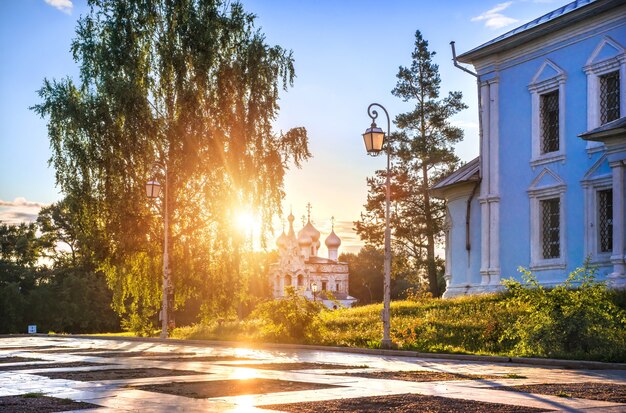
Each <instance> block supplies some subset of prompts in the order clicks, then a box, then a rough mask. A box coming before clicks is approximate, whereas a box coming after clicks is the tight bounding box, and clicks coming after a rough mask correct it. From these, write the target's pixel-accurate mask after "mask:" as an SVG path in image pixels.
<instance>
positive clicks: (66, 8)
mask: <svg viewBox="0 0 626 413" xmlns="http://www.w3.org/2000/svg"><path fill="white" fill-rule="evenodd" d="M44 1H45V2H46V4H49V5H50V6H52V7H54V8H55V9H57V10H61V11H62V12H63V13H65V14H72V9H73V8H74V5H73V4H72V0H44Z"/></svg>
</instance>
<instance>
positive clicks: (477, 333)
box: [172, 292, 626, 378]
mask: <svg viewBox="0 0 626 413" xmlns="http://www.w3.org/2000/svg"><path fill="white" fill-rule="evenodd" d="M625 296H626V292H624V293H621V292H620V293H619V294H618V296H616V297H613V298H612V301H613V302H615V303H617V305H618V306H619V307H622V305H621V304H624V303H626V299H624V297H625ZM528 308H529V307H528V305H527V303H525V302H523V301H522V302H520V301H519V300H518V301H513V300H511V299H510V295H508V293H500V294H491V295H488V294H485V295H478V296H463V297H458V298H453V299H445V300H442V299H432V298H423V299H420V300H418V301H393V302H392V303H391V339H392V341H393V343H394V345H395V346H397V348H398V349H402V350H411V351H418V352H429V353H457V354H477V355H499V356H508V357H513V356H520V354H519V353H517V351H516V345H517V344H518V342H517V341H515V337H513V338H512V337H511V336H510V335H507V333H506V332H507V330H509V329H510V328H511V327H512V326H514V324H515V322H516V320H517V319H518V318H519V317H520V315H521V314H524V312H526V311H527V310H528ZM381 310H382V304H372V305H367V306H360V307H355V308H345V309H339V310H335V311H322V312H321V313H319V315H317V316H316V317H317V318H316V320H318V321H319V322H317V321H316V323H315V326H316V327H315V328H316V329H319V331H317V334H314V335H309V336H307V337H302V338H301V339H299V340H295V341H294V340H288V341H281V340H280V339H278V340H277V339H275V337H274V338H272V337H269V336H267V335H264V334H266V333H265V332H266V331H268V329H267V326H268V320H267V318H265V319H264V318H263V317H262V316H258V315H257V318H248V319H244V320H230V321H223V320H222V321H220V322H213V323H211V324H208V325H206V324H196V325H192V326H188V327H179V328H176V329H175V330H174V332H173V334H172V337H173V338H180V339H204V340H223V341H241V342H300V343H306V344H318V345H319V344H321V345H328V346H341V347H358V348H380V344H381V338H382V323H381V320H380V314H381ZM298 311H300V310H298ZM316 311H317V310H316ZM265 317H267V315H266V316H265ZM270 318H271V317H270ZM287 318H288V319H292V320H293V318H294V317H287ZM274 322H275V321H274ZM269 323H270V324H271V321H270V322H269ZM279 327H281V328H287V329H289V328H291V327H288V326H287V327H286V326H285V325H282V326H279ZM614 334H616V335H618V336H620V337H621V336H623V338H624V339H626V333H625V332H624V331H621V332H620V331H617V332H615V333H614ZM311 337H313V339H312V338H311ZM607 345H608V344H607ZM525 356H532V357H545V355H542V354H525ZM552 357H558V358H577V359H587V360H596V359H597V360H600V359H602V358H597V357H596V355H595V354H591V353H589V354H583V355H580V354H578V353H576V354H575V353H573V352H572V353H571V354H570V353H568V354H556V355H552ZM602 360H605V361H617V362H624V361H625V360H624V359H623V358H622V356H619V355H618V356H616V357H613V358H611V359H608V360H606V359H602ZM508 378H522V376H518V375H515V374H511V375H510V376H509V377H508Z"/></svg>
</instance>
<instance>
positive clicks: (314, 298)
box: [311, 283, 317, 302]
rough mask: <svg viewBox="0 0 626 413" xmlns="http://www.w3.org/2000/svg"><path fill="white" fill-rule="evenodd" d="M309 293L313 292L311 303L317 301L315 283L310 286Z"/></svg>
mask: <svg viewBox="0 0 626 413" xmlns="http://www.w3.org/2000/svg"><path fill="white" fill-rule="evenodd" d="M311 291H312V292H313V302H315V301H316V299H317V284H316V283H312V284H311Z"/></svg>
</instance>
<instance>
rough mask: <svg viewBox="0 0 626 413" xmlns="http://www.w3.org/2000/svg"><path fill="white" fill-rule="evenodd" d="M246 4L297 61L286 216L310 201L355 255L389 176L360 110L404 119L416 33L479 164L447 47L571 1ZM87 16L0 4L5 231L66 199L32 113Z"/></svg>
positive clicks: (468, 91)
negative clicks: (298, 134) (308, 155)
mask: <svg viewBox="0 0 626 413" xmlns="http://www.w3.org/2000/svg"><path fill="white" fill-rule="evenodd" d="M242 3H243V4H244V8H245V9H246V10H247V11H250V12H253V13H255V14H256V15H257V16H258V19H257V26H258V27H261V28H262V31H263V32H264V33H265V35H266V37H267V41H268V43H270V44H278V45H281V46H282V47H284V48H287V49H291V50H293V52H294V57H295V60H296V75H297V78H296V80H295V84H294V87H293V88H292V89H290V90H289V91H288V92H287V93H284V94H283V96H282V99H281V109H282V110H281V114H280V117H279V119H277V122H276V128H277V129H283V130H286V129H289V128H291V127H294V126H305V127H306V128H307V129H308V132H309V137H310V148H311V152H312V153H313V156H314V158H313V159H312V160H311V161H309V162H308V163H307V164H306V165H305V166H304V167H303V168H302V169H301V170H291V171H290V172H288V175H287V182H286V184H287V185H286V191H287V198H286V200H285V203H284V207H285V208H286V209H287V210H289V207H290V206H293V209H294V215H296V216H297V217H300V216H301V215H302V214H304V213H306V211H305V204H306V203H307V202H309V201H310V202H311V204H312V205H313V211H312V218H313V220H314V221H315V224H316V225H317V226H318V228H319V229H320V230H321V231H322V233H323V234H324V233H327V232H328V231H329V229H330V217H331V216H333V215H334V216H335V217H336V219H337V225H336V226H337V228H338V230H339V231H338V232H343V234H344V236H343V238H344V245H346V244H348V245H350V244H351V245H356V244H357V241H356V239H355V238H354V235H353V234H350V233H349V232H350V231H349V227H351V221H353V220H356V219H358V217H359V214H360V212H361V210H362V204H363V203H364V202H365V199H366V193H367V192H366V191H367V188H366V185H365V179H366V177H367V176H370V175H372V173H373V172H374V170H375V169H378V168H382V167H384V159H383V158H382V157H380V158H370V157H368V156H366V155H365V152H364V149H363V147H362V145H363V144H362V139H361V136H360V135H361V133H363V131H364V130H365V128H366V127H368V126H369V123H370V120H369V117H368V116H367V113H366V109H367V106H368V105H369V104H370V103H372V102H378V103H381V104H383V105H384V106H385V107H386V108H387V110H388V111H389V114H390V116H391V117H392V118H393V117H394V116H395V115H397V114H398V113H402V112H405V111H407V110H409V108H410V105H407V104H406V103H403V102H402V101H400V100H399V99H397V98H395V97H393V96H392V95H391V93H390V91H391V89H393V87H394V85H395V81H396V78H395V75H396V73H397V70H398V67H399V66H400V65H403V66H407V65H409V64H410V54H411V51H412V50H413V41H414V33H415V31H416V30H420V31H421V32H422V34H423V36H424V37H425V38H426V39H427V40H428V41H429V43H430V48H431V50H435V51H436V52H437V55H436V57H435V61H436V63H438V64H439V68H440V74H441V78H442V93H443V94H446V93H447V92H448V91H449V90H461V91H462V92H463V94H464V100H465V102H466V103H467V104H468V105H469V107H470V108H469V109H468V110H466V111H464V112H463V113H461V114H459V115H457V116H456V117H455V118H454V121H455V122H456V123H457V124H458V125H460V126H462V127H463V128H464V129H465V141H464V142H463V143H461V144H459V145H458V147H457V153H458V154H459V156H460V157H461V158H462V159H463V160H465V161H468V160H470V159H472V158H473V157H475V156H477V155H478V128H477V104H476V84H475V80H474V78H473V77H471V76H469V75H467V74H466V73H464V72H462V71H460V70H458V69H456V68H454V67H453V66H452V62H451V53H450V46H449V43H450V41H452V40H454V41H456V46H457V53H459V54H460V53H462V52H464V51H467V50H469V49H472V48H474V47H476V46H478V45H480V44H481V43H484V42H486V41H488V40H490V39H492V38H493V37H496V36H498V35H500V34H502V33H504V32H506V31H508V30H511V29H513V28H514V27H516V26H518V25H521V24H523V23H525V22H527V21H529V20H532V19H534V18H536V17H539V16H540V15H542V14H545V13H547V12H549V11H552V10H554V9H556V8H558V7H560V6H563V5H564V4H567V3H568V1H562V0H561V1H559V0H554V1H549V0H535V1H532V0H525V1H522V0H516V1H508V2H498V1H493V2H492V1H470V0H468V1H463V2H460V1H451V0H450V1H449V0H440V1H431V0H398V1H394V0H389V1H387V2H381V1H373V0H343V1H340V0H317V1H293V0H243V1H242ZM87 10H88V8H87V4H86V0H6V1H2V2H0V62H1V63H0V220H4V221H6V222H14V221H16V220H21V219H27V218H28V217H32V216H33V215H34V214H36V211H37V208H38V207H39V206H40V205H42V204H48V203H51V202H54V201H56V200H58V199H59V198H60V197H61V195H60V194H59V193H58V190H57V189H56V188H55V182H54V171H53V170H52V169H50V168H49V167H48V165H47V162H48V158H49V156H50V151H49V146H48V139H47V134H46V122H45V120H43V119H40V118H39V117H38V116H37V115H36V114H35V113H33V112H32V111H30V110H29V109H28V108H29V107H30V106H32V105H34V104H36V103H38V101H39V98H38V96H37V93H36V91H37V89H39V88H40V87H41V85H42V81H43V79H44V78H49V79H53V78H56V79H59V78H62V77H65V76H71V77H76V76H77V75H78V69H77V64H76V63H75V62H74V61H73V59H72V56H71V54H70V51H69V50H70V44H71V41H72V38H73V37H74V29H75V27H76V21H77V19H78V18H79V16H80V15H81V14H85V13H86V12H87ZM470 69H471V68H470ZM392 129H393V126H392ZM296 222H299V220H296ZM341 235H342V234H341V233H340V236H341ZM348 245H346V246H348Z"/></svg>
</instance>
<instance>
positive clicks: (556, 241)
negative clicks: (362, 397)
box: [432, 0, 626, 297]
mask: <svg viewBox="0 0 626 413" xmlns="http://www.w3.org/2000/svg"><path fill="white" fill-rule="evenodd" d="M457 59H458V61H459V62H461V63H465V64H469V65H472V66H473V67H474V70H475V71H476V73H473V72H472V74H474V75H475V76H476V78H477V81H478V101H479V108H480V109H479V124H480V128H479V129H480V152H479V153H480V156H479V157H478V158H476V159H474V160H472V161H470V162H468V163H467V164H465V165H464V166H463V167H461V168H460V169H458V170H457V171H456V172H454V173H452V174H451V175H449V176H448V177H446V178H444V179H443V180H441V181H440V182H438V183H437V184H435V185H434V187H433V188H432V193H433V195H434V196H436V197H439V198H442V199H445V200H446V201H447V214H446V222H445V226H444V228H445V241H446V256H445V261H446V268H445V279H446V283H447V290H446V293H445V294H444V297H453V296H457V295H464V294H475V293H481V292H488V291H495V290H498V289H501V288H502V286H501V280H502V279H504V278H510V277H513V278H516V279H520V273H519V272H518V270H517V268H518V266H523V267H526V268H528V269H530V270H531V271H532V272H533V274H534V275H535V276H536V277H537V280H538V281H539V282H540V283H541V284H543V285H546V286H551V285H555V284H558V283H562V282H563V281H564V280H565V279H566V277H567V275H568V274H569V273H570V272H571V271H573V270H574V269H576V268H577V267H580V266H582V265H583V263H584V262H585V260H586V259H587V258H589V260H590V262H591V264H592V265H593V266H594V267H596V268H597V270H598V273H597V275H598V278H599V279H601V280H606V281H607V283H608V284H609V285H610V286H612V287H615V288H624V287H626V273H625V270H626V262H625V255H624V254H625V245H626V244H625V231H624V228H625V225H624V222H625V214H626V206H625V197H624V194H625V188H624V169H625V166H626V117H625V115H626V113H625V112H626V3H625V2H624V1H623V0H619V1H618V0H595V1H593V0H577V1H574V2H572V3H569V4H567V5H565V6H563V7H561V8H559V9H556V10H554V11H552V12H550V13H548V14H546V15H544V16H541V17H539V18H537V19H535V20H533V21H531V22H529V23H527V24H525V25H523V26H520V27H518V28H516V29H514V30H511V31H510V32H508V33H505V34H503V35H501V36H499V37H497V38H495V39H493V40H491V41H489V42H487V43H485V44H483V45H481V46H478V47H476V48H474V49H471V50H469V51H468V52H465V53H463V54H461V55H459V56H458V58H457ZM466 71H469V69H466ZM470 72H471V71H470Z"/></svg>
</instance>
